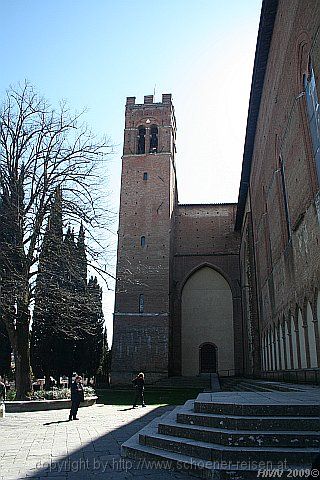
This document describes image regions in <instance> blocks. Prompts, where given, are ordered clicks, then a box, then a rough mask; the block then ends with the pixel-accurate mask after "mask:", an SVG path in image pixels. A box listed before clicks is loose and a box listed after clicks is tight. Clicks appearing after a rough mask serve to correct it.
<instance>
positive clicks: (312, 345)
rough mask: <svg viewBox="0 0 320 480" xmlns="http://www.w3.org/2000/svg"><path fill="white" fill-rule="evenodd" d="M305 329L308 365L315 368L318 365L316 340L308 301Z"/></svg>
mask: <svg viewBox="0 0 320 480" xmlns="http://www.w3.org/2000/svg"><path fill="white" fill-rule="evenodd" d="M307 331H308V342H309V355H310V367H311V368H317V367H318V359H317V340H316V335H315V324H314V321H313V314H312V309H311V305H310V303H309V302H308V304H307Z"/></svg>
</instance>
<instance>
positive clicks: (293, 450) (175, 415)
mask: <svg viewBox="0 0 320 480" xmlns="http://www.w3.org/2000/svg"><path fill="white" fill-rule="evenodd" d="M319 414H320V399H318V400H317V399H316V396H315V395H314V396H312V395H311V397H310V398H309V399H306V398H305V394H304V393H303V392H298V393H289V392H271V393H267V392H266V393H265V394H261V393H259V392H253V393H249V392H219V393H218V392H217V393H201V394H199V395H198V397H197V399H196V400H189V401H187V402H186V403H185V405H183V406H179V407H176V408H175V409H174V410H173V411H171V412H169V413H166V414H164V415H163V416H162V417H159V418H157V419H155V420H153V421H152V422H151V423H150V424H149V425H147V426H146V427H145V428H144V429H142V430H141V431H140V432H138V433H137V434H136V435H134V436H133V437H132V438H130V439H129V440H128V441H126V442H125V443H124V444H123V445H122V455H123V456H126V457H130V458H133V459H141V458H143V459H145V460H146V461H158V462H159V461H160V463H159V464H158V465H159V466H160V467H161V466H162V468H171V469H177V470H179V471H185V472H188V473H191V474H192V475H196V476H199V477H202V478H216V479H227V478H228V479H231V478H234V479H250V478H257V472H258V470H259V466H260V467H261V465H262V463H263V464H264V465H265V468H269V470H270V469H271V468H277V467H279V462H282V463H281V464H280V466H284V467H286V469H288V468H296V469H301V468H305V467H306V466H309V467H310V465H311V463H312V460H313V459H314V457H315V456H316V455H317V454H318V452H319V449H320V433H319V431H320V417H319ZM261 462H262V463H261ZM268 462H269V463H268ZM270 462H272V465H271V464H270ZM282 478H286V477H285V476H284V475H283V476H282Z"/></svg>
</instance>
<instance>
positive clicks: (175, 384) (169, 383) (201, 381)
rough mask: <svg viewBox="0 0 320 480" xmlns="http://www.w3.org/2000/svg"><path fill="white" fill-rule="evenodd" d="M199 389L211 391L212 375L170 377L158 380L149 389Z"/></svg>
mask: <svg viewBox="0 0 320 480" xmlns="http://www.w3.org/2000/svg"><path fill="white" fill-rule="evenodd" d="M150 387H154V388H168V389H179V388H184V389H185V388H198V389H210V374H207V375H197V376H196V377H181V376H180V377H169V378H163V379H161V380H158V381H157V382H155V383H153V384H152V386H148V388H150Z"/></svg>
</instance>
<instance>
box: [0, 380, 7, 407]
mask: <svg viewBox="0 0 320 480" xmlns="http://www.w3.org/2000/svg"><path fill="white" fill-rule="evenodd" d="M5 399H6V386H5V384H4V383H3V381H2V378H1V377H0V402H4V401H5Z"/></svg>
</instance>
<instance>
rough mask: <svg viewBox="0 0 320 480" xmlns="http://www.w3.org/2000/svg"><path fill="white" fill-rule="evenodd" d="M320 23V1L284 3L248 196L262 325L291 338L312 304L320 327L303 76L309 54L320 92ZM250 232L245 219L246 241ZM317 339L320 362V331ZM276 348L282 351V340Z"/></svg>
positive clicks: (317, 233)
mask: <svg viewBox="0 0 320 480" xmlns="http://www.w3.org/2000/svg"><path fill="white" fill-rule="evenodd" d="M319 25H320V9H319V2H318V1H317V0H306V1H303V2H301V1H299V0H293V1H291V2H290V5H288V2H287V1H286V0H282V1H280V2H279V5H278V11H277V16H276V20H275V25H274V30H273V35H272V41H271V47H270V52H269V58H268V64H267V70H266V76H265V80H264V86H263V93H262V98H261V103H260V110H259V117H258V123H257V130H256V135H255V139H254V151H253V156H252V165H251V177H250V198H249V197H248V199H247V201H248V203H249V201H250V202H251V211H252V225H253V244H254V246H255V259H256V274H257V287H258V291H257V295H258V300H259V324H258V323H257V325H256V326H257V329H260V334H261V336H262V337H263V336H264V332H266V331H267V330H268V331H269V329H274V327H275V325H277V324H278V323H279V322H280V323H281V324H282V323H283V322H288V325H289V335H290V337H291V335H296V333H295V332H291V331H290V319H291V316H293V317H294V319H295V322H296V323H297V321H298V320H297V315H298V311H299V310H301V311H302V312H305V311H306V309H305V305H306V303H307V302H310V304H311V306H312V309H313V314H314V318H313V323H312V326H310V328H312V329H315V330H316V332H318V322H319V320H320V319H318V318H317V313H316V304H315V303H314V300H313V299H314V298H315V291H317V289H318V288H319V285H320V282H319V280H320V253H319V252H320V250H319V240H320V228H319V220H318V216H317V208H316V202H315V200H316V194H317V192H318V190H319V184H318V179H317V174H316V167H315V158H314V155H313V153H312V145H311V141H310V132H309V126H308V118H307V108H306V97H305V94H304V82H303V78H304V75H308V62H309V55H311V58H312V62H313V64H314V68H315V73H316V82H317V88H318V94H319V93H320V82H319V65H320V55H319V51H320V50H319V45H320V42H319V35H318V36H317V35H316V32H317V31H318V29H319ZM281 162H282V165H283V167H282V166H281ZM281 168H283V175H282V173H281ZM286 201H287V205H288V216H287V215H286ZM248 208H249V209H250V207H248ZM245 238H246V235H245V223H243V231H242V243H244V242H245ZM244 251H245V249H244V248H243V247H242V248H241V264H244V262H245V253H244ZM302 316H303V327H302V330H301V331H304V332H307V328H309V327H308V325H307V319H306V316H305V314H304V313H303V315H302ZM281 328H282V327H281ZM301 331H300V336H301ZM310 338H311V337H310V333H309V336H308V334H307V333H305V338H300V339H299V334H298V333H297V342H298V345H299V341H301V342H302V344H303V345H306V349H307V356H308V351H309V347H310V348H311V344H310V341H311V340H310ZM316 339H317V354H318V358H319V360H320V357H319V355H320V345H319V341H318V333H316ZM281 342H282V340H281ZM274 343H275V341H274ZM292 344H293V343H292V340H291V338H290V345H291V346H292ZM302 344H301V345H302ZM282 348H283V347H282ZM291 348H292V347H291ZM298 348H299V347H298ZM274 349H275V350H274V351H276V350H277V349H278V346H277V345H275V346H274ZM279 352H280V350H279ZM282 353H283V352H282ZM291 354H292V352H291ZM275 355H278V353H277V354H275ZM279 355H280V353H279ZM279 355H278V356H279ZM282 363H284V362H283V360H282V362H281V361H280V360H279V359H278V360H274V361H273V368H277V369H281V368H284V365H282ZM319 364H320V363H319ZM309 365H310V364H309Z"/></svg>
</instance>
